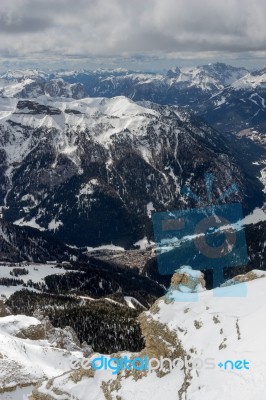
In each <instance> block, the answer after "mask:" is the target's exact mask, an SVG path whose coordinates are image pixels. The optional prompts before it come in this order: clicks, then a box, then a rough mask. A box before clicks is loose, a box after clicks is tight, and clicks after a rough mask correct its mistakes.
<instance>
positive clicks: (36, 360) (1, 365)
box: [0, 315, 81, 398]
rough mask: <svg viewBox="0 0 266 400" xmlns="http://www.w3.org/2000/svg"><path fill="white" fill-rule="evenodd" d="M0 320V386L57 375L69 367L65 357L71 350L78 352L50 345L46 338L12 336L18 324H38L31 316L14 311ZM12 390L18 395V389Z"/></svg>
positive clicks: (24, 326)
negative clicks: (17, 313) (16, 390)
mask: <svg viewBox="0 0 266 400" xmlns="http://www.w3.org/2000/svg"><path fill="white" fill-rule="evenodd" d="M0 320H1V323H0V353H1V359H0V379H1V387H5V388H8V387H10V388H12V387H14V386H16V385H20V384H23V385H32V383H34V382H36V381H38V380H40V379H43V378H49V377H50V378H52V377H54V376H57V375H60V374H62V373H64V372H66V371H68V370H70V366H69V357H70V356H71V355H72V354H73V355H76V356H78V357H80V356H81V352H72V353H71V352H69V351H66V350H63V349H58V348H55V347H52V345H51V344H50V343H49V342H48V341H47V340H30V339H21V338H17V337H16V336H14V335H15V334H16V333H18V330H19V328H23V329H25V328H29V327H30V326H33V325H35V326H36V325H39V324H40V322H39V321H38V320H37V319H35V318H32V317H26V316H22V315H18V316H10V317H3V318H1V319H0ZM15 393H16V394H17V395H18V393H19V391H18V392H15ZM20 394H22V392H21V393H20ZM2 398H7V397H2ZM11 398H12V397H11ZM15 398H16V397H15Z"/></svg>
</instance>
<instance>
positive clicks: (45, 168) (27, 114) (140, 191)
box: [0, 96, 261, 247]
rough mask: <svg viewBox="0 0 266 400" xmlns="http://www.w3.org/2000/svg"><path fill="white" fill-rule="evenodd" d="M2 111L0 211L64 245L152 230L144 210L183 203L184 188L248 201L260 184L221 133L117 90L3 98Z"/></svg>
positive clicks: (128, 239) (128, 238)
mask: <svg viewBox="0 0 266 400" xmlns="http://www.w3.org/2000/svg"><path fill="white" fill-rule="evenodd" d="M1 107H2V109H3V110H5V111H3V112H2V118H1V119H0V131H1V134H2V136H1V140H0V147H1V157H2V166H1V169H2V180H1V182H0V183H1V185H0V201H1V202H2V204H3V205H4V206H5V207H6V208H5V209H4V210H5V211H4V215H5V218H6V219H8V220H10V221H12V222H14V221H15V222H16V224H18V225H29V226H33V227H36V228H39V229H44V230H49V231H50V232H51V233H55V234H56V236H58V237H59V238H60V239H62V240H63V241H64V242H66V243H69V244H75V245H79V246H84V245H91V246H97V245H99V244H103V243H107V244H110V243H111V242H113V243H114V244H118V245H122V246H123V247H124V246H130V245H132V244H133V243H135V242H136V241H137V240H139V239H142V238H143V237H144V236H147V234H148V235H150V233H149V232H150V227H151V225H150V213H151V210H157V211H160V210H165V209H178V208H180V207H182V206H184V205H186V207H189V206H190V205H195V202H194V201H192V200H189V199H187V197H185V196H184V195H182V193H181V189H182V187H183V186H186V185H187V186H190V187H191V189H192V190H195V192H197V194H198V195H202V196H203V197H204V198H205V199H206V197H207V195H206V189H205V181H204V175H205V173H207V172H211V173H213V174H214V175H215V183H214V193H213V198H214V199H215V198H218V197H219V196H220V194H221V193H222V192H224V191H225V190H226V189H227V188H228V187H229V186H230V185H231V184H233V183H236V184H237V185H238V188H239V190H238V193H236V194H234V195H233V196H231V197H230V201H234V200H236V201H242V200H243V204H244V207H245V208H246V209H250V208H252V207H253V205H254V203H255V202H260V201H261V195H260V194H259V190H260V188H259V187H258V186H257V185H258V184H257V183H256V182H252V181H251V180H250V179H249V177H247V176H246V175H245V174H244V173H243V171H242V170H241V168H240V167H239V166H238V165H237V163H236V162H235V160H234V158H233V157H232V156H231V155H230V150H229V148H228V147H227V145H226V144H225V142H224V141H223V139H222V137H221V136H220V135H219V134H218V133H217V132H215V131H214V130H213V129H211V128H210V127H209V126H208V125H206V124H205V123H204V122H203V121H202V120H200V119H199V118H197V117H195V116H194V115H193V114H191V113H188V112H185V111H184V110H182V109H180V108H178V107H175V106H159V105H156V104H153V103H149V102H144V103H139V104H137V103H134V102H133V101H131V100H129V99H127V98H125V97H117V98H111V99H105V98H87V99H83V100H73V99H72V100H71V99H62V98H60V99H51V98H49V97H46V96H44V97H41V98H38V99H36V100H34V101H33V100H31V101H30V100H16V99H2V100H1Z"/></svg>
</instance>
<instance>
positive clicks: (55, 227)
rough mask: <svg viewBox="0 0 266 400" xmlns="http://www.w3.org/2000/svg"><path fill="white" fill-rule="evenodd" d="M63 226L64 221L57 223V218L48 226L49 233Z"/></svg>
mask: <svg viewBox="0 0 266 400" xmlns="http://www.w3.org/2000/svg"><path fill="white" fill-rule="evenodd" d="M61 225H63V222H62V221H56V220H55V218H54V219H52V221H50V222H49V224H48V229H49V231H56V230H57V229H58V228H59V227H60V226H61Z"/></svg>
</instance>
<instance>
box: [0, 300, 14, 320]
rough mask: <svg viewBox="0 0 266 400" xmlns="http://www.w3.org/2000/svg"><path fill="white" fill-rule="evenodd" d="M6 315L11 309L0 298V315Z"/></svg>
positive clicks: (9, 313)
mask: <svg viewBox="0 0 266 400" xmlns="http://www.w3.org/2000/svg"><path fill="white" fill-rule="evenodd" d="M8 315H11V311H10V310H9V308H8V307H7V306H6V305H5V303H4V302H3V301H2V300H0V317H7V316H8Z"/></svg>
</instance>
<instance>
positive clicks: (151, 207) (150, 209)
mask: <svg viewBox="0 0 266 400" xmlns="http://www.w3.org/2000/svg"><path fill="white" fill-rule="evenodd" d="M146 208H147V215H148V217H149V218H151V214H152V211H155V208H154V206H153V203H152V202H151V201H150V202H149V203H148V204H147V205H146Z"/></svg>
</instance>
